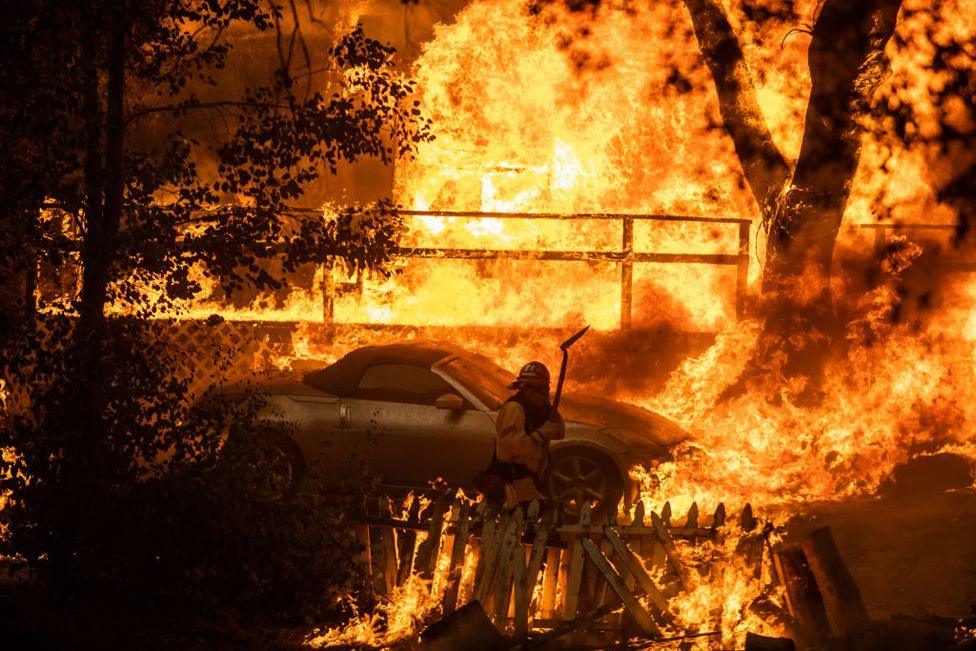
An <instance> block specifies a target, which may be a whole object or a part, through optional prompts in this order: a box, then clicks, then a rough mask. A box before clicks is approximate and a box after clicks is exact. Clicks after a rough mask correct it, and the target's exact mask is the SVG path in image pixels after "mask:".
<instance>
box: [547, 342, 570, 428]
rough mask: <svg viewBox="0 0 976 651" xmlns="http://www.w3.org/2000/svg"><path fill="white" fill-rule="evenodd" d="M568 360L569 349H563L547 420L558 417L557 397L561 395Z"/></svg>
mask: <svg viewBox="0 0 976 651" xmlns="http://www.w3.org/2000/svg"><path fill="white" fill-rule="evenodd" d="M568 361H569V351H567V350H566V349H565V348H564V349H563V363H562V365H561V366H560V367H559V380H558V381H557V382H556V395H554V396H553V398H552V412H551V413H550V414H549V420H558V419H559V398H560V397H562V395H563V380H565V379H566V364H567V362H568Z"/></svg>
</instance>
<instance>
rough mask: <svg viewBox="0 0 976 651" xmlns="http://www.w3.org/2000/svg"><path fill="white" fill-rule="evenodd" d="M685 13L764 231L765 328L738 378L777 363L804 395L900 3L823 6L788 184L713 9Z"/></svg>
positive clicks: (816, 367)
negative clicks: (865, 118) (863, 123)
mask: <svg viewBox="0 0 976 651" xmlns="http://www.w3.org/2000/svg"><path fill="white" fill-rule="evenodd" d="M685 6H686V7H687V8H688V10H689V12H691V16H692V22H693V23H694V26H695V33H696V36H697V38H698V42H699V46H700V47H701V50H702V53H703V55H704V58H705V61H706V63H707V64H708V66H709V69H710V70H711V72H712V76H713V77H714V79H715V84H716V88H717V91H718V98H719V108H720V112H721V114H722V118H723V120H724V122H725V127H726V129H727V130H728V132H729V134H730V136H731V137H732V141H733V143H734V144H735V149H736V154H737V155H738V157H739V159H740V161H741V163H742V169H743V173H744V174H745V177H746V180H747V182H748V184H749V187H750V189H751V190H752V193H753V195H754V196H755V197H756V200H757V202H758V203H759V207H760V210H761V211H762V214H763V221H764V223H765V224H767V225H768V230H769V233H768V239H767V247H766V267H765V270H764V273H763V294H764V310H763V312H764V314H763V316H764V317H765V325H764V328H763V332H762V335H761V337H760V340H759V344H758V347H757V350H756V352H755V354H754V357H753V362H752V364H750V368H749V369H748V370H747V372H746V376H748V375H752V374H754V373H757V372H759V371H760V370H762V369H764V368H766V367H768V366H769V364H770V362H771V361H772V360H774V359H780V360H784V361H785V365H784V366H783V368H782V369H781V370H782V371H783V372H784V373H785V374H786V375H787V376H792V377H801V378H804V379H806V380H809V381H808V382H807V383H806V384H807V386H808V388H813V389H815V388H816V386H817V384H818V382H819V377H820V372H821V370H822V368H823V362H824V360H825V356H826V352H827V350H828V348H829V346H830V342H831V336H830V333H829V329H830V326H831V324H832V323H833V310H832V305H831V301H830V294H829V286H828V283H829V278H830V269H831V262H832V259H833V252H834V244H835V242H836V239H837V232H838V230H839V228H840V223H841V218H842V216H843V214H844V209H845V207H846V205H847V200H848V197H849V196H850V188H851V182H852V181H853V178H854V173H855V171H856V170H857V164H858V159H859V156H860V148H861V129H860V126H859V124H858V119H859V118H860V116H861V115H862V113H863V111H864V109H865V107H866V104H867V102H868V101H869V100H870V98H871V95H872V93H873V92H874V90H875V88H876V87H877V84H878V83H879V81H880V80H881V74H882V72H883V70H884V49H885V46H886V44H887V42H888V39H889V38H890V37H891V34H892V32H893V31H894V27H895V19H896V17H897V15H898V10H899V8H900V6H901V0H850V1H848V0H826V2H825V3H824V4H823V7H822V9H821V11H820V13H819V16H818V17H817V20H816V24H815V25H814V28H813V34H812V36H813V38H812V41H811V44H810V49H809V52H808V60H809V65H810V73H811V80H812V88H811V94H810V101H809V104H808V106H807V114H806V120H805V124H804V134H803V143H802V145H801V148H800V155H799V158H798V159H797V162H796V165H795V167H794V169H793V173H792V178H790V175H789V173H788V171H787V170H788V166H787V164H786V162H785V161H784V160H783V158H782V156H781V155H780V154H779V151H778V150H777V149H776V146H775V144H774V143H773V142H772V139H771V137H770V135H769V130H768V128H767V126H766V123H765V119H764V118H763V116H762V112H761V110H760V108H759V103H758V100H757V98H756V92H755V88H754V86H753V84H752V81H751V78H750V76H749V73H748V68H747V66H746V63H745V60H744V58H743V56H742V49H741V47H740V46H739V43H738V40H737V38H736V35H735V33H734V32H733V31H732V28H731V26H730V25H729V22H728V20H727V18H726V16H725V13H724V9H723V8H722V5H721V4H720V3H719V1H718V0H685ZM797 335H799V336H797ZM738 388H741V383H740V384H739V385H738ZM735 390H736V389H735V388H734V389H733V391H735Z"/></svg>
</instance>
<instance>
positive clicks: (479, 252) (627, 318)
mask: <svg viewBox="0 0 976 651" xmlns="http://www.w3.org/2000/svg"><path fill="white" fill-rule="evenodd" d="M399 213H400V214H401V215H404V216H408V217H438V218H445V217H446V218H462V219H506V220H541V219H547V220H560V221H587V220H597V221H619V222H620V223H621V227H622V236H621V243H620V249H618V250H611V251H602V250H583V251H561V250H553V249H532V250H530V249H495V248H440V247H400V248H398V249H397V251H396V255H397V256H399V257H401V258H405V259H445V260H535V261H540V262H608V263H614V264H617V265H619V267H620V328H621V329H622V330H627V329H629V328H630V327H631V323H632V314H633V301H634V299H633V286H634V265H635V264H642V263H659V264H709V265H718V266H734V267H735V268H736V284H735V315H736V318H737V319H738V318H741V317H742V315H743V313H744V311H745V295H746V287H747V283H748V278H749V227H750V224H751V221H750V220H748V219H742V218H736V217H697V216H691V215H661V214H629V213H522V212H484V211H473V210H472V211H446V210H442V211H425V210H400V211H399ZM638 221H656V222H675V223H682V222H684V223H706V224H717V225H732V226H736V227H737V229H738V233H737V235H738V246H737V251H736V253H732V254H729V253H654V252H644V251H635V250H634V222H638ZM360 289H361V279H360V281H359V282H357V283H342V284H331V283H324V286H323V296H324V302H323V305H324V309H323V320H324V321H326V322H329V323H331V322H334V319H335V299H336V298H337V297H338V296H342V295H344V294H349V293H355V292H357V291H359V290H360Z"/></svg>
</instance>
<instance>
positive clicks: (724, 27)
mask: <svg viewBox="0 0 976 651" xmlns="http://www.w3.org/2000/svg"><path fill="white" fill-rule="evenodd" d="M684 4H685V7H686V8H687V9H688V11H689V13H690V14H691V20H692V23H693V24H694V27H695V35H696V36H697V37H698V46H699V47H700V48H701V51H702V55H703V56H704V57H705V63H706V64H707V65H708V69H709V70H710V71H711V73H712V78H713V79H714V80H715V89H716V90H717V91H718V106H719V112H720V113H721V115H722V120H723V121H724V122H725V128H726V129H727V130H728V132H729V135H730V136H731V137H732V143H733V144H734V146H735V152H736V154H737V155H738V157H739V161H740V162H741V164H742V171H743V172H744V173H745V177H746V182H747V183H748V184H749V187H750V189H751V190H752V194H753V196H755V197H756V201H757V202H758V203H759V208H760V210H761V211H762V212H763V213H764V215H765V214H766V213H767V212H768V211H769V210H770V209H771V206H772V203H773V202H772V201H770V199H771V197H772V195H775V194H776V193H778V192H779V191H780V189H781V188H782V187H783V185H784V184H785V183H786V182H787V181H788V180H789V178H790V166H789V164H788V163H787V162H786V160H785V159H784V158H783V155H782V154H781V153H780V151H779V149H778V148H777V147H776V143H774V142H773V138H772V135H771V134H770V133H769V127H768V126H767V125H766V119H765V118H764V117H763V114H762V110H761V109H760V108H759V100H758V99H757V97H756V88H755V86H754V85H753V83H752V76H751V74H750V73H749V66H748V65H747V64H746V61H745V57H744V56H743V54H742V47H741V46H740V45H739V40H738V38H737V37H736V34H735V32H734V31H733V30H732V26H731V25H730V24H729V21H728V18H727V17H726V15H725V9H724V8H723V7H722V4H721V2H720V0H684Z"/></svg>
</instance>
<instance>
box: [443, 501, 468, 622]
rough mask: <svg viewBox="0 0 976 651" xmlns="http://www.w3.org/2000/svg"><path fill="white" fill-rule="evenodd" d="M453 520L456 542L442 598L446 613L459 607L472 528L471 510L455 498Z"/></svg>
mask: <svg viewBox="0 0 976 651" xmlns="http://www.w3.org/2000/svg"><path fill="white" fill-rule="evenodd" d="M451 520H453V521H454V542H453V544H452V545H451V561H450V564H449V565H448V568H447V582H446V584H445V586H444V596H443V598H442V600H441V604H442V610H443V613H444V614H445V615H449V614H450V613H452V612H454V609H455V608H456V607H457V597H458V591H459V590H460V588H461V578H462V577H461V574H462V572H463V571H464V552H465V551H466V550H467V548H468V531H469V530H470V528H471V512H470V510H469V509H468V508H466V507H465V505H464V502H462V501H461V500H459V499H456V500H454V505H453V507H452V509H451Z"/></svg>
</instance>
